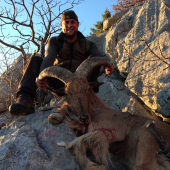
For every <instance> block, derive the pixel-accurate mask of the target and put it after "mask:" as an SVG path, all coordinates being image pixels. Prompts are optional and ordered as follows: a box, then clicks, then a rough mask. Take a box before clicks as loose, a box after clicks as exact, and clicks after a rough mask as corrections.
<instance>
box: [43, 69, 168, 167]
mask: <svg viewBox="0 0 170 170" xmlns="http://www.w3.org/2000/svg"><path fill="white" fill-rule="evenodd" d="M82 70H83V69H82ZM69 74H70V73H69ZM80 75H81V74H80ZM58 76H59V75H57V76H55V75H53V77H56V78H57V77H58ZM42 77H43V76H42ZM44 77H45V76H44ZM44 77H43V78H44ZM65 77H67V76H65ZM70 77H71V74H70V75H69V81H65V86H66V88H65V93H66V94H67V96H66V100H65V102H64V104H63V105H62V106H61V108H60V109H59V110H58V112H59V113H60V114H61V115H62V116H63V121H65V122H66V123H67V124H68V125H69V126H70V127H71V128H72V129H74V130H75V131H76V134H77V135H81V136H79V137H78V138H76V139H75V140H74V141H72V142H70V143H67V145H66V147H67V148H68V149H69V150H71V151H72V153H73V154H75V156H76V159H77V160H78V162H79V163H80V166H81V167H82V170H106V169H107V165H108V157H109V152H111V153H114V154H115V155H117V156H118V157H119V158H120V159H121V160H122V161H124V163H125V164H126V165H127V166H128V168H129V169H130V170H132V169H133V170H170V163H169V161H167V158H168V156H167V158H165V157H163V156H162V155H160V154H157V152H158V151H159V150H160V145H159V144H158V141H157V139H156V137H155V136H154V135H153V134H152V133H151V132H150V131H149V130H148V128H147V127H148V125H149V124H151V123H152V122H153V120H151V119H148V118H145V117H140V116H135V115H131V114H129V113H123V112H119V111H115V110H113V109H111V108H110V107H109V106H107V105H106V104H105V103H104V102H103V101H102V100H101V99H100V98H99V97H98V96H97V95H96V94H95V93H94V92H93V90H92V89H91V87H90V85H89V83H88V81H87V79H86V78H84V77H82V75H81V76H78V75H77V74H76V73H75V74H73V75H72V77H71V78H70ZM60 79H61V78H60ZM61 80H62V79H61ZM54 117H55V116H54ZM51 119H52V117H51ZM49 120H50V117H49ZM155 127H156V128H155V129H154V130H155V131H158V132H159V133H160V134H161V135H162V136H163V138H164V139H165V141H166V142H167V144H168V145H169V146H170V130H169V129H170V125H168V124H166V123H163V122H161V121H157V120H155ZM87 150H91V151H92V153H93V156H94V159H95V162H97V163H94V162H91V161H90V160H89V159H88V158H87V155H86V151H87ZM169 154H170V152H169ZM169 158H170V156H169Z"/></svg>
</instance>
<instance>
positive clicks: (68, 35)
mask: <svg viewBox="0 0 170 170" xmlns="http://www.w3.org/2000/svg"><path fill="white" fill-rule="evenodd" d="M76 34H77V32H74V33H73V34H72V35H70V34H68V33H64V35H65V37H66V38H68V39H72V38H74V37H75V36H76Z"/></svg>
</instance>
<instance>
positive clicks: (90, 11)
mask: <svg viewBox="0 0 170 170" xmlns="http://www.w3.org/2000/svg"><path fill="white" fill-rule="evenodd" d="M115 4H117V0H85V1H84V2H82V3H81V4H79V5H77V6H75V7H74V8H73V10H74V11H75V12H76V14H77V15H78V19H79V22H80V23H81V25H80V27H79V31H81V32H82V33H83V34H84V36H88V35H89V33H90V32H91V31H90V28H95V27H94V26H93V24H96V22H97V21H102V20H103V18H102V14H104V11H105V10H106V8H107V9H108V10H109V11H110V12H111V15H113V13H114V11H113V9H112V5H115Z"/></svg>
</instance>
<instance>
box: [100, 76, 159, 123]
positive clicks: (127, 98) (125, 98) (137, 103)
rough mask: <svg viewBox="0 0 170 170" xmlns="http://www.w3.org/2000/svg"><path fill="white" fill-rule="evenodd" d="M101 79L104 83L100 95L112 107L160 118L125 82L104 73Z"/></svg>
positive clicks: (151, 117)
mask: <svg viewBox="0 0 170 170" xmlns="http://www.w3.org/2000/svg"><path fill="white" fill-rule="evenodd" d="M99 81H100V82H104V85H102V86H100V90H99V93H98V96H99V97H100V98H101V99H102V100H103V101H104V102H105V103H107V105H108V106H110V107H111V108H112V109H114V110H118V111H123V112H129V113H131V114H135V115H139V116H145V117H148V118H150V119H156V120H160V118H159V117H158V116H156V115H155V113H154V112H152V111H150V110H149V109H148V108H147V107H146V106H145V104H144V103H143V102H142V101H141V100H140V99H139V98H138V97H137V96H136V95H135V94H134V93H132V92H131V91H130V90H129V89H128V88H127V87H126V86H125V85H124V83H123V82H121V81H119V80H115V79H113V77H112V75H110V76H107V77H104V75H102V76H101V77H99Z"/></svg>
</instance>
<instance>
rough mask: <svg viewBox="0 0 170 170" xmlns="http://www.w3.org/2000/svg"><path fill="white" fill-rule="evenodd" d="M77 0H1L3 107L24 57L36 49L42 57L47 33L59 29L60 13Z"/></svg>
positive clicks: (12, 97) (9, 98) (12, 92)
mask: <svg viewBox="0 0 170 170" xmlns="http://www.w3.org/2000/svg"><path fill="white" fill-rule="evenodd" d="M81 2H83V0H62V1H61V0H60V1H58V0H1V4H3V5H1V6H0V60H1V67H0V75H1V76H0V86H1V89H0V105H3V108H4V105H5V106H6V108H8V106H9V105H10V104H12V103H13V102H14V101H15V94H16V91H17V87H18V84H19V81H20V79H21V76H22V72H23V71H24V67H25V65H26V63H27V59H28V57H30V56H34V55H36V54H37V53H39V54H38V55H40V56H41V57H42V58H44V55H45V46H46V44H47V42H48V40H49V39H50V37H51V35H52V34H58V33H59V32H60V31H61V29H60V15H61V14H62V12H64V11H66V10H69V9H72V8H73V7H74V6H75V5H78V4H80V3H81ZM18 56H20V57H18ZM16 58H18V59H17V60H16ZM16 63H17V64H18V63H19V65H17V64H16ZM2 65H3V66H2ZM18 66H19V67H18ZM40 96H41V92H40ZM42 100H43V99H42ZM0 108H1V106H0Z"/></svg>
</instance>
